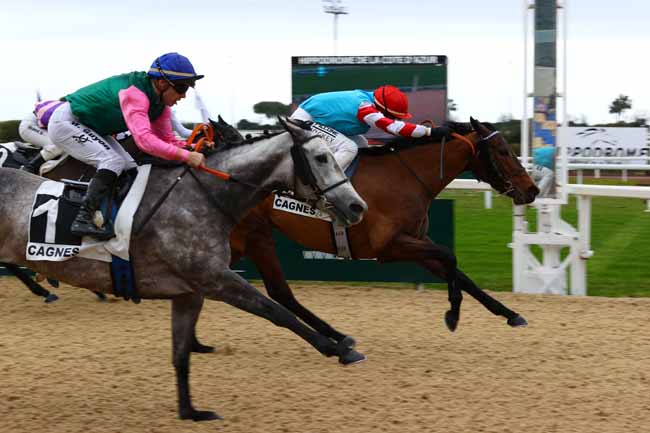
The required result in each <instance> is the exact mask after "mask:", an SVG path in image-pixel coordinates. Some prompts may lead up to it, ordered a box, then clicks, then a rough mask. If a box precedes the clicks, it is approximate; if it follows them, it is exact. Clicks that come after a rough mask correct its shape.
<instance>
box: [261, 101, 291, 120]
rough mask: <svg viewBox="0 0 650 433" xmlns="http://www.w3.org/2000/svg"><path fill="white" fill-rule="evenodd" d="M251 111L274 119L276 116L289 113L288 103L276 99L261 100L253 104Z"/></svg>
mask: <svg viewBox="0 0 650 433" xmlns="http://www.w3.org/2000/svg"><path fill="white" fill-rule="evenodd" d="M253 111H254V112H255V113H256V114H263V115H265V116H266V117H268V118H269V119H275V118H276V117H278V116H288V115H289V114H291V108H290V106H289V105H286V104H283V103H282V102H277V101H262V102H258V103H257V104H255V105H253Z"/></svg>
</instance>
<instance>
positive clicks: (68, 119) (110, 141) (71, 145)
mask: <svg viewBox="0 0 650 433" xmlns="http://www.w3.org/2000/svg"><path fill="white" fill-rule="evenodd" d="M47 131H48V135H49V137H50V140H52V143H54V144H55V145H57V146H60V147H61V148H63V150H64V151H65V152H67V153H68V154H69V155H70V156H72V157H73V158H75V159H78V160H79V161H82V162H84V163H86V164H88V165H92V166H93V167H96V168H97V170H101V169H106V170H110V171H112V172H113V173H115V174H116V175H118V176H119V175H120V173H122V171H124V170H128V169H130V168H135V167H137V164H136V163H135V161H134V160H133V158H131V155H129V154H128V152H126V151H125V150H124V149H123V148H122V145H121V144H120V143H118V142H117V140H115V139H114V138H113V137H112V136H110V135H105V136H102V135H99V134H98V133H97V132H95V131H93V130H92V129H91V128H89V127H88V126H86V125H83V124H82V123H80V122H79V119H77V117H76V116H75V115H74V114H72V110H71V109H70V104H69V103H65V104H63V105H61V106H60V107H58V108H57V109H56V110H55V111H54V113H52V117H50V123H49V124H48V127H47Z"/></svg>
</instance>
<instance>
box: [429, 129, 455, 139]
mask: <svg viewBox="0 0 650 433" xmlns="http://www.w3.org/2000/svg"><path fill="white" fill-rule="evenodd" d="M450 135H451V129H449V128H448V127H447V126H436V127H435V128H429V136H430V137H431V138H433V139H435V140H442V138H443V137H447V138H449V136H450Z"/></svg>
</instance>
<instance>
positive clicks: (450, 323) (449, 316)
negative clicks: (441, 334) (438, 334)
mask: <svg viewBox="0 0 650 433" xmlns="http://www.w3.org/2000/svg"><path fill="white" fill-rule="evenodd" d="M445 325H447V329H449V330H450V331H451V332H454V331H455V330H456V328H457V327H458V317H457V316H455V315H454V314H453V313H452V312H451V310H449V311H447V312H446V313H445Z"/></svg>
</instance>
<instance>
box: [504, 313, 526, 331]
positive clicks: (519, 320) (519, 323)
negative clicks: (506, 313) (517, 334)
mask: <svg viewBox="0 0 650 433" xmlns="http://www.w3.org/2000/svg"><path fill="white" fill-rule="evenodd" d="M508 325H510V326H512V327H513V328H523V327H525V326H528V322H526V319H524V318H523V317H521V316H520V315H519V314H517V315H516V316H515V317H513V318H511V319H508Z"/></svg>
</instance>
